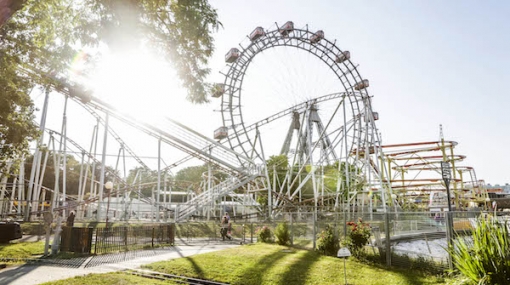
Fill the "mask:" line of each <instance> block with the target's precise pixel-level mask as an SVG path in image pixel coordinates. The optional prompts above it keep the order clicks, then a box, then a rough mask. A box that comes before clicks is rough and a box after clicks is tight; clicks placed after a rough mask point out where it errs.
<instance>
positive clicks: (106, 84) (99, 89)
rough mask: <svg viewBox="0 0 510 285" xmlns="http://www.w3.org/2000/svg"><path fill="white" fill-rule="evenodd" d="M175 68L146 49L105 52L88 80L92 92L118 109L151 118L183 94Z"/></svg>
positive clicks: (159, 113) (163, 112)
mask: <svg viewBox="0 0 510 285" xmlns="http://www.w3.org/2000/svg"><path fill="white" fill-rule="evenodd" d="M176 76H177V75H176V72H175V69H174V68H173V67H172V66H171V65H170V64H169V62H168V61H167V60H165V59H164V58H161V57H158V56H156V55H155V53H151V52H150V51H148V50H134V51H129V52H122V53H106V54H105V55H104V56H103V57H102V60H101V61H100V62H99V63H98V64H97V67H96V69H95V72H93V74H92V76H91V77H90V81H89V82H88V83H87V85H88V87H89V88H91V89H92V90H93V93H94V96H95V97H97V98H100V99H101V100H104V101H106V102H108V103H109V104H111V105H113V106H114V107H115V108H116V109H117V110H118V111H119V112H122V113H127V114H130V115H131V116H133V117H135V118H138V119H143V120H145V121H149V122H150V121H153V120H158V119H161V118H163V117H164V116H165V114H167V113H168V112H169V109H173V108H175V105H176V104H175V102H176V101H179V98H184V97H185V92H184V90H183V88H182V87H181V86H180V85H179V82H178V81H177V79H176Z"/></svg>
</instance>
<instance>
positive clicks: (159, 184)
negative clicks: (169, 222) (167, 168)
mask: <svg viewBox="0 0 510 285" xmlns="http://www.w3.org/2000/svg"><path fill="white" fill-rule="evenodd" d="M157 195H158V196H157V197H156V209H157V212H156V215H157V216H156V222H159V213H160V210H159V197H160V196H161V138H159V139H158V191H157Z"/></svg>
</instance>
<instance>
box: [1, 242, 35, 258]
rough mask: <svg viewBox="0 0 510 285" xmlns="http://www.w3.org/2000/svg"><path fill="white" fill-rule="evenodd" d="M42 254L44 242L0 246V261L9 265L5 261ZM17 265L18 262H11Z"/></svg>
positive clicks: (13, 243) (14, 243)
mask: <svg viewBox="0 0 510 285" xmlns="http://www.w3.org/2000/svg"><path fill="white" fill-rule="evenodd" d="M43 254H44V241H38V242H12V243H9V244H2V245H0V260H4V262H7V263H10V262H9V261H8V260H6V259H14V260H16V259H24V258H33V257H36V256H40V255H43ZM12 262H14V263H19V262H20V261H12Z"/></svg>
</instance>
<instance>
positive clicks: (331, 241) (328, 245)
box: [317, 226, 340, 256]
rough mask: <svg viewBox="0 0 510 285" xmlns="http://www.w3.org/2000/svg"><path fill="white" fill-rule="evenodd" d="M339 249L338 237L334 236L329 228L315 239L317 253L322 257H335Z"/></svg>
mask: <svg viewBox="0 0 510 285" xmlns="http://www.w3.org/2000/svg"><path fill="white" fill-rule="evenodd" d="M339 249H340V242H339V240H338V236H337V235H335V233H334V231H333V229H332V228H331V227H330V226H326V229H325V230H323V231H322V232H321V233H320V234H319V238H318V239H317V251H319V252H320V253H321V254H323V255H329V256H336V254H337V252H338V250H339Z"/></svg>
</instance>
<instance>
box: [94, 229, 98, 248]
mask: <svg viewBox="0 0 510 285" xmlns="http://www.w3.org/2000/svg"><path fill="white" fill-rule="evenodd" d="M98 231H99V228H96V242H95V243H94V254H97V242H98V240H97V232H98Z"/></svg>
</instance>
